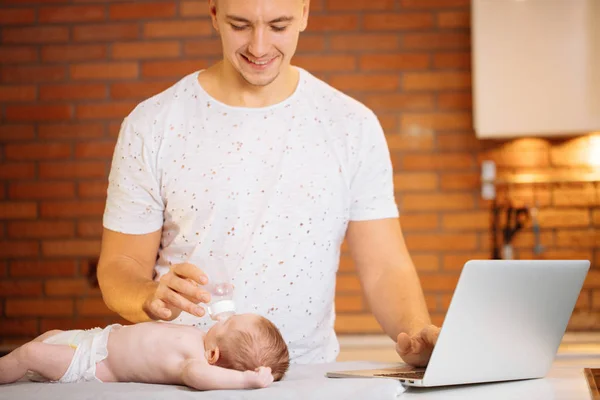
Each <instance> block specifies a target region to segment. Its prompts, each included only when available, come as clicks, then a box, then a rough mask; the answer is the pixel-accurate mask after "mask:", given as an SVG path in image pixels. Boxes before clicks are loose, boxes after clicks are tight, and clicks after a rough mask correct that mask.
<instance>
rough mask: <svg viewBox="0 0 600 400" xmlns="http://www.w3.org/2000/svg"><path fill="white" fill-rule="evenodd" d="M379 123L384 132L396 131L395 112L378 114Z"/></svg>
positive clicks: (396, 117) (391, 132)
mask: <svg viewBox="0 0 600 400" xmlns="http://www.w3.org/2000/svg"><path fill="white" fill-rule="evenodd" d="M378 119H379V123H380V124H381V127H382V128H383V131H384V132H386V134H389V135H388V136H390V135H391V134H394V133H396V132H397V131H398V116H397V115H396V114H395V113H390V114H382V113H380V114H379V115H378Z"/></svg>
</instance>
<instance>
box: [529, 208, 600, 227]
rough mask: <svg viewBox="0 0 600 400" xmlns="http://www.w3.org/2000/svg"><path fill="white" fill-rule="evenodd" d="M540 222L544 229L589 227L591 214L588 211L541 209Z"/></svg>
mask: <svg viewBox="0 0 600 400" xmlns="http://www.w3.org/2000/svg"><path fill="white" fill-rule="evenodd" d="M538 221H539V224H540V226H542V227H543V228H572V227H587V226H588V225H589V224H590V213H589V211H588V210H587V209H579V208H574V209H565V208H561V209H556V208H552V209H548V208H545V209H541V210H539V214H538Z"/></svg>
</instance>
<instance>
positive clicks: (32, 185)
mask: <svg viewBox="0 0 600 400" xmlns="http://www.w3.org/2000/svg"><path fill="white" fill-rule="evenodd" d="M8 193H9V196H10V198H11V199H14V200H32V199H65V198H72V197H75V183H74V182H11V183H10V184H9V187H8Z"/></svg>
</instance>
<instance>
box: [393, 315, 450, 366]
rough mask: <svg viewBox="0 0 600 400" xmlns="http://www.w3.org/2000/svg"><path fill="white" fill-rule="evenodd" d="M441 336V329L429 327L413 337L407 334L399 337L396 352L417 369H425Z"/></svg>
mask: <svg viewBox="0 0 600 400" xmlns="http://www.w3.org/2000/svg"><path fill="white" fill-rule="evenodd" d="M439 335H440V328H438V327H437V326H435V325H428V326H426V327H425V328H423V329H422V330H421V331H420V332H418V333H417V334H415V335H413V336H409V335H407V334H406V333H404V332H403V333H401V334H399V335H398V339H397V342H396V351H397V352H398V354H399V355H400V357H402V360H404V362H405V363H407V364H410V365H412V366H415V367H425V366H427V364H428V363H429V358H430V357H431V353H432V352H433V347H434V346H435V343H436V342H437V338H438V336H439Z"/></svg>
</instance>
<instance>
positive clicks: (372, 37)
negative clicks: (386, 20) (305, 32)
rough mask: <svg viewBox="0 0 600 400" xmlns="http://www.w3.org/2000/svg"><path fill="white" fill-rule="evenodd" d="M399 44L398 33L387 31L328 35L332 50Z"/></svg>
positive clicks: (388, 46)
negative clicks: (381, 32)
mask: <svg viewBox="0 0 600 400" xmlns="http://www.w3.org/2000/svg"><path fill="white" fill-rule="evenodd" d="M302 40H303V39H302V38H301V39H300V41H301V42H302ZM399 46H400V39H399V38H398V35H395V34H389V33H388V34H376V33H344V34H334V35H331V36H330V37H329V48H330V49H331V50H334V51H375V50H397V49H398V48H399Z"/></svg>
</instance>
